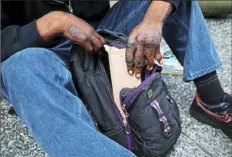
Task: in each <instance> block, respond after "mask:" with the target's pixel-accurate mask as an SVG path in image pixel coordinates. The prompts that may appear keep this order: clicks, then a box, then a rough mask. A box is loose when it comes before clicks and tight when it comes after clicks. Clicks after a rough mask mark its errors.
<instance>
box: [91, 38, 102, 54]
mask: <svg viewBox="0 0 232 157" xmlns="http://www.w3.org/2000/svg"><path fill="white" fill-rule="evenodd" d="M91 42H92V45H93V49H94V51H95V52H98V51H99V50H100V49H101V48H102V46H103V44H102V42H101V41H100V40H99V38H98V37H97V36H95V35H93V36H92V38H91Z"/></svg>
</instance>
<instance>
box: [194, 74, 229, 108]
mask: <svg viewBox="0 0 232 157" xmlns="http://www.w3.org/2000/svg"><path fill="white" fill-rule="evenodd" d="M194 83H195V85H196V88H197V93H198V95H199V97H200V98H201V100H202V101H203V102H204V103H207V104H209V105H215V104H218V103H220V102H222V100H223V97H224V95H225V92H224V90H223V88H222V86H221V83H220V81H219V79H218V76H217V73H216V71H214V72H212V73H209V74H206V75H204V76H202V77H199V78H197V79H195V80H194Z"/></svg>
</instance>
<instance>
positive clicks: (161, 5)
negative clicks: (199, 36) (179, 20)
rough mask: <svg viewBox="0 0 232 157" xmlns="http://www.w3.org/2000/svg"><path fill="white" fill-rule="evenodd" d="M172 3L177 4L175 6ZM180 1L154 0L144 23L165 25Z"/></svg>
mask: <svg viewBox="0 0 232 157" xmlns="http://www.w3.org/2000/svg"><path fill="white" fill-rule="evenodd" d="M170 1H172V2H174V1H175V2H176V3H175V5H173V4H172V3H170ZM178 1H179V0H166V1H156V0H153V1H152V2H151V4H150V6H149V8H148V10H147V12H146V14H145V16H144V19H143V21H144V22H146V23H149V22H151V23H157V24H159V23H164V22H165V20H166V19H167V17H168V16H169V14H170V13H171V12H172V11H173V10H174V9H175V7H177V4H178V3H177V2H178Z"/></svg>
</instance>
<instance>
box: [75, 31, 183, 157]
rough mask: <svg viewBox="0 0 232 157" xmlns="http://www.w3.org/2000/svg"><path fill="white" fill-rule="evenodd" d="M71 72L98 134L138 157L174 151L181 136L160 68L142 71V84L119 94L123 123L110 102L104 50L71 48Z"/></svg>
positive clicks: (177, 116) (159, 155)
mask: <svg viewBox="0 0 232 157" xmlns="http://www.w3.org/2000/svg"><path fill="white" fill-rule="evenodd" d="M108 36H110V35H109V34H108ZM115 37H116V36H114V38H115ZM119 40H120V37H119V38H117V40H115V41H117V43H118V41H119ZM109 41H112V39H111V38H110V40H109ZM122 42H123V41H122ZM71 71H72V75H73V81H74V84H75V87H76V89H77V91H78V94H79V96H80V98H81V99H82V100H83V101H84V102H85V103H86V106H87V108H88V109H89V110H90V112H91V113H92V116H93V118H94V119H95V120H96V122H97V125H98V129H99V131H100V132H102V133H103V134H104V135H106V136H107V137H109V138H111V139H113V140H114V141H116V142H117V143H119V144H120V145H122V146H124V147H125V148H127V149H129V150H131V151H132V152H133V153H135V154H136V155H137V156H138V157H164V156H166V155H167V154H168V153H169V151H170V150H171V149H172V148H173V146H174V144H175V143H176V141H177V139H178V138H179V136H180V132H181V125H180V119H179V110H178V107H177V104H176V102H175V101H174V99H173V98H172V97H171V95H170V93H169V91H168V89H167V86H166V84H165V83H164V82H163V80H162V76H161V71H162V68H161V67H160V66H157V65H154V68H153V71H152V72H148V71H146V68H144V71H143V76H142V78H143V79H142V80H143V81H142V83H141V84H140V85H139V86H138V87H137V88H134V89H129V88H126V87H125V88H124V89H122V90H121V92H120V100H121V107H122V110H123V111H124V113H125V115H126V118H125V119H123V117H122V115H121V114H120V112H119V109H118V108H117V105H116V104H115V102H114V99H113V94H112V93H113V92H112V89H111V83H110V75H109V68H108V63H107V53H106V52H104V50H103V52H102V53H101V55H99V54H93V53H92V54H91V53H85V51H84V49H83V48H81V47H80V46H78V45H74V46H73V48H72V51H71ZM119 79H120V77H119Z"/></svg>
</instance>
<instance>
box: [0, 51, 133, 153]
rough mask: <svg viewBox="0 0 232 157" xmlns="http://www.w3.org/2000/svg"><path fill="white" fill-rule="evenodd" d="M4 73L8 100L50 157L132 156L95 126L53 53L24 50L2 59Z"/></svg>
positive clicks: (67, 73) (68, 75)
mask: <svg viewBox="0 0 232 157" xmlns="http://www.w3.org/2000/svg"><path fill="white" fill-rule="evenodd" d="M1 72H2V82H3V85H4V89H5V91H6V93H7V95H8V98H9V99H8V100H9V102H10V103H11V104H12V105H13V106H14V108H15V111H16V113H17V115H18V116H19V117H20V119H21V120H22V121H23V122H24V123H25V124H26V126H27V127H28V129H29V131H30V133H31V134H32V136H33V138H34V139H35V140H36V141H37V142H38V143H39V144H40V146H41V147H42V148H43V149H44V150H45V151H46V152H47V153H48V154H49V156H52V157H77V156H81V157H93V156H99V157H100V156H101V157H104V156H105V157H108V156H114V157H118V156H125V157H127V156H128V157H131V156H133V154H132V153H131V152H129V151H128V150H126V149H125V148H123V147H122V146H120V145H119V144H117V143H115V142H114V141H112V140H110V139H109V138H107V137H106V136H104V135H102V134H101V133H99V132H98V131H97V130H96V129H95V128H94V125H93V122H92V119H91V117H90V116H89V114H88V112H87V110H86V108H85V106H84V105H83V103H82V102H81V100H80V99H79V98H78V97H77V96H76V94H77V93H76V91H75V88H74V85H73V83H72V76H71V73H70V72H69V70H68V69H67V68H66V65H65V64H64V62H63V61H62V60H61V59H60V58H59V57H57V56H56V55H55V54H54V53H53V52H51V51H49V50H46V49H42V48H28V49H25V50H22V51H20V52H18V53H16V54H15V55H13V56H12V57H10V58H9V59H7V60H6V61H5V62H3V63H2V66H1Z"/></svg>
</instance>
